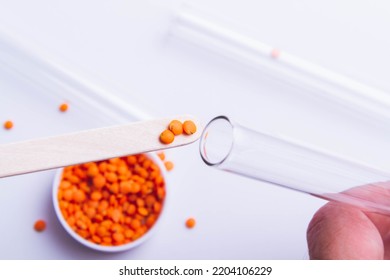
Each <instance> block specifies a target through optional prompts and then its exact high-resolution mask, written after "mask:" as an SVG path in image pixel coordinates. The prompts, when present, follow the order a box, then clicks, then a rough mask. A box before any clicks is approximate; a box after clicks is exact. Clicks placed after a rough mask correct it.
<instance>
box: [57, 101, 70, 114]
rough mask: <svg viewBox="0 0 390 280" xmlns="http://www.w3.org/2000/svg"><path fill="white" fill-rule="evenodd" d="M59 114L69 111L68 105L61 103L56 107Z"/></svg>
mask: <svg viewBox="0 0 390 280" xmlns="http://www.w3.org/2000/svg"><path fill="white" fill-rule="evenodd" d="M58 108H59V110H60V111H61V112H66V111H68V109H69V105H68V104H67V103H62V104H61V105H60V107H58Z"/></svg>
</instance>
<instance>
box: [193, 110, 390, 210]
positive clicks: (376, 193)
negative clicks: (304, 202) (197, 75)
mask: <svg viewBox="0 0 390 280" xmlns="http://www.w3.org/2000/svg"><path fill="white" fill-rule="evenodd" d="M200 154H201V157H202V159H203V160H204V162H205V163H206V164H208V165H210V166H213V167H216V168H218V169H221V170H224V171H228V172H232V173H236V174H239V175H243V176H246V177H250V178H253V179H256V180H260V181H264V182H268V183H272V184H274V185H278V186H282V187H285V188H289V189H293V190H296V191H300V192H304V193H308V194H311V195H314V196H316V197H320V198H323V199H326V200H329V201H338V202H342V203H347V204H350V205H354V206H358V207H361V208H364V209H366V210H369V211H372V212H379V213H383V214H390V172H387V171H382V170H377V169H374V168H372V167H369V166H366V165H364V164H361V163H358V162H354V161H352V160H349V159H345V158H341V157H339V156H336V155H333V154H331V153H328V152H325V151H321V150H318V149H315V148H312V147H308V146H306V145H302V144H300V143H297V142H294V141H292V140H289V139H285V138H282V137H279V136H277V135H272V134H271V133H266V132H257V131H253V130H251V129H248V128H246V127H243V126H241V125H239V124H237V123H234V122H233V121H231V120H229V118H227V117H225V116H219V117H216V118H214V119H213V120H211V121H210V122H209V124H208V125H207V126H206V127H205V129H204V131H203V134H202V136H201V141H200Z"/></svg>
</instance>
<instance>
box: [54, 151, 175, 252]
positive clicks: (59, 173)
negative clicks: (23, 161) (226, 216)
mask: <svg viewBox="0 0 390 280" xmlns="http://www.w3.org/2000/svg"><path fill="white" fill-rule="evenodd" d="M146 155H147V156H148V157H149V158H150V159H152V160H153V162H155V163H156V164H157V165H158V166H159V168H160V171H161V174H162V176H163V178H164V181H165V192H166V194H165V198H164V202H163V204H162V208H161V212H160V214H159V216H158V218H157V220H156V222H155V223H154V225H153V226H152V227H151V228H150V229H149V230H148V231H147V232H146V233H145V234H144V235H142V236H141V237H140V238H138V239H137V240H135V241H133V242H129V243H126V244H123V245H118V246H114V245H113V246H103V245H99V244H96V243H93V242H91V241H88V240H86V239H84V238H83V237H81V236H80V235H78V234H77V233H76V232H75V231H74V230H73V229H72V228H71V227H70V226H69V225H68V223H67V222H66V221H65V219H64V217H63V215H62V213H61V210H60V207H59V202H58V197H57V194H58V189H59V184H60V181H61V176H62V172H63V168H60V169H58V170H57V172H56V175H55V177H54V181H53V192H52V194H53V196H52V198H53V205H54V210H55V213H56V215H57V218H58V220H59V221H60V223H61V225H62V226H63V227H64V229H65V230H66V231H67V232H68V233H69V234H70V236H72V237H73V238H74V239H75V240H76V241H78V242H79V243H81V244H83V245H84V246H86V247H88V248H91V249H94V250H97V251H101V252H122V251H126V250H130V249H132V248H134V247H137V246H138V245H140V244H142V243H143V242H145V241H146V240H148V239H149V238H150V237H151V236H152V235H153V234H154V233H155V232H156V230H157V228H158V226H159V224H160V221H161V218H162V216H163V215H164V212H165V211H164V210H165V206H166V203H167V197H168V193H169V191H168V189H167V187H168V182H167V173H166V169H165V166H164V164H163V162H162V161H161V160H160V158H159V157H158V156H157V155H156V154H155V153H148V154H146Z"/></svg>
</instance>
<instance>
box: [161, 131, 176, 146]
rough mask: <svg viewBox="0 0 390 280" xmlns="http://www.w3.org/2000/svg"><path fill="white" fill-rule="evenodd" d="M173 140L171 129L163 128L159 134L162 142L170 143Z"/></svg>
mask: <svg viewBox="0 0 390 280" xmlns="http://www.w3.org/2000/svg"><path fill="white" fill-rule="evenodd" d="M173 140H175V135H174V134H173V132H172V131H170V130H169V129H166V130H164V131H163V132H162V133H161V134H160V141H161V142H162V143H164V144H170V143H172V142H173Z"/></svg>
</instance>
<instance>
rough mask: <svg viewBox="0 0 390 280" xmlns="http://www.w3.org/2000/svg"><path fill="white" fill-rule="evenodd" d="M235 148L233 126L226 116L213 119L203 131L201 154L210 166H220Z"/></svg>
mask: <svg viewBox="0 0 390 280" xmlns="http://www.w3.org/2000/svg"><path fill="white" fill-rule="evenodd" d="M232 148H233V124H232V123H231V121H230V120H229V119H228V118H227V117H225V116H218V117H216V118H214V119H212V120H211V121H210V122H209V123H208V124H207V126H206V127H205V129H204V130H203V133H202V136H201V139H200V154H201V157H202V159H203V161H204V162H205V163H206V164H207V165H210V166H215V165H220V164H221V163H223V162H224V161H225V160H226V159H227V157H228V156H229V154H230V152H231V150H232Z"/></svg>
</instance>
